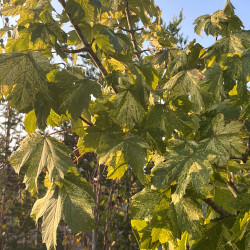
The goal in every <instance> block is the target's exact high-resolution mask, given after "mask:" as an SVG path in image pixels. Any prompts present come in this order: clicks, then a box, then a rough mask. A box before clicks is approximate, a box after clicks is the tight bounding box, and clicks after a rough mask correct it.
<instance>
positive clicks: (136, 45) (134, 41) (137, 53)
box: [125, 1, 141, 64]
mask: <svg viewBox="0 0 250 250" xmlns="http://www.w3.org/2000/svg"><path fill="white" fill-rule="evenodd" d="M125 14H126V17H127V22H128V28H129V31H128V32H129V33H130V37H131V41H132V45H133V48H134V53H135V55H136V57H137V60H138V61H139V63H140V64H141V52H140V50H139V47H138V44H137V41H136V38H135V31H136V30H135V29H134V28H133V26H132V21H131V15H130V11H129V7H128V1H125Z"/></svg>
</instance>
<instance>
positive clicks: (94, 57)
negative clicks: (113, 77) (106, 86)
mask: <svg viewBox="0 0 250 250" xmlns="http://www.w3.org/2000/svg"><path fill="white" fill-rule="evenodd" d="M58 1H59V3H60V4H61V5H62V7H63V10H64V11H65V13H66V16H67V17H68V18H69V21H70V23H71V24H72V26H73V27H74V29H75V32H76V34H77V35H78V37H79V38H80V40H81V41H82V43H83V44H84V46H85V49H86V52H88V54H89V56H90V57H91V59H92V60H93V62H94V63H95V65H96V66H97V67H98V68H99V70H100V71H101V73H102V75H103V76H104V77H107V76H108V72H107V70H106V69H105V67H104V66H103V64H102V62H101V61H100V59H99V58H98V56H97V55H96V53H95V52H94V51H93V49H92V47H91V44H89V43H88V41H87V39H86V38H85V36H84V35H83V33H82V30H81V28H80V27H79V26H78V25H77V24H75V23H74V20H73V18H72V15H71V14H70V13H68V12H67V11H66V2H65V0H58ZM112 87H113V89H114V91H115V93H117V89H116V87H115V86H112Z"/></svg>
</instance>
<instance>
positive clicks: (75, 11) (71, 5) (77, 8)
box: [65, 0, 85, 24]
mask: <svg viewBox="0 0 250 250" xmlns="http://www.w3.org/2000/svg"><path fill="white" fill-rule="evenodd" d="M65 11H66V12H67V13H70V16H71V18H72V19H73V20H74V22H75V23H76V24H77V23H80V22H81V21H82V20H83V19H84V18H85V10H84V9H83V8H82V6H81V4H79V3H78V2H77V1H74V0H68V1H67V3H66V8H65Z"/></svg>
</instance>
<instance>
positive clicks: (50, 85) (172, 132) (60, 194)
mask: <svg viewBox="0 0 250 250" xmlns="http://www.w3.org/2000/svg"><path fill="white" fill-rule="evenodd" d="M58 2H59V3H60V4H61V6H62V11H61V12H59V13H58V12H57V11H56V9H55V8H54V7H53V5H52V3H51V2H50V1H49V0H39V1H36V0H22V1H20V0H12V1H5V0H4V1H3V5H2V7H1V12H0V13H1V15H4V16H6V17H9V16H10V17H16V16H18V15H19V18H18V21H17V24H16V26H10V25H6V27H5V28H3V29H1V30H0V35H1V37H2V38H3V39H4V38H5V37H6V39H7V41H6V43H2V47H3V49H2V51H1V54H0V84H1V85H0V86H1V88H0V90H1V95H3V96H5V97H6V98H7V100H8V102H9V104H10V105H11V107H12V108H14V109H16V110H17V111H18V112H20V113H25V114H26V115H25V121H24V124H25V126H26V131H27V132H28V133H29V134H28V135H27V137H26V138H25V139H24V140H23V141H22V142H21V145H20V147H19V148H18V149H17V151H16V152H14V153H13V154H12V155H11V157H10V158H9V162H10V163H11V165H12V167H13V168H14V170H15V171H16V172H17V173H19V172H20V171H23V173H24V175H25V176H24V183H25V185H26V189H27V190H29V191H30V192H31V193H32V194H34V193H36V192H38V191H39V185H38V181H37V180H38V178H39V177H41V174H42V173H43V172H46V177H45V183H44V184H45V186H46V188H47V193H46V195H45V196H44V197H42V198H41V199H38V200H37V201H36V202H35V204H34V206H33V209H32V212H31V216H32V218H34V219H35V220H36V221H38V219H39V218H42V221H43V222H42V234H43V242H44V243H46V246H47V248H48V249H54V248H55V247H56V242H57V239H56V236H57V233H56V232H57V228H58V225H59V222H60V221H61V220H62V219H63V220H64V221H65V223H67V225H68V226H69V227H70V229H71V230H72V231H73V232H74V233H77V232H80V231H82V232H87V231H91V230H93V232H95V230H96V229H98V226H99V225H98V223H99V222H100V221H99V218H98V217H96V216H95V211H96V209H98V208H99V205H100V200H99V198H98V197H99V195H98V194H97V195H95V194H96V192H93V188H92V186H91V185H90V184H89V183H88V182H87V181H86V180H85V179H84V178H83V177H82V175H81V174H79V169H78V168H77V162H78V160H79V159H81V157H82V156H83V155H84V154H86V153H88V152H95V153H96V156H97V161H98V163H97V166H98V168H97V172H98V171H99V172H100V169H101V167H102V166H105V167H107V178H108V179H112V180H115V179H117V178H118V179H121V178H123V176H124V174H125V172H126V171H131V169H132V172H133V173H134V174H135V175H136V176H137V178H138V179H139V181H140V183H141V184H142V185H143V187H144V188H143V190H142V191H140V192H138V193H137V194H135V195H134V196H133V197H132V198H131V200H130V203H131V204H130V207H129V214H130V219H131V225H132V228H133V232H134V235H135V237H136V240H137V241H138V244H139V245H140V249H156V248H157V247H158V246H160V245H161V246H162V248H164V249H186V248H190V247H191V249H248V247H249V245H250V231H249V221H250V220H249V215H250V214H249V198H250V194H249V180H248V177H249V162H250V161H249V159H248V158H249V130H250V125H249V117H250V112H249V110H250V102H249V99H250V95H249V89H248V85H247V84H248V81H249V79H250V63H249V62H250V31H248V30H244V26H243V24H242V22H241V20H240V19H239V17H238V16H236V15H235V13H234V7H233V5H232V4H231V2H230V1H229V0H227V1H226V4H225V7H224V9H223V10H219V11H217V12H215V13H213V14H212V15H203V16H201V17H198V18H197V19H196V20H195V22H194V24H195V28H194V30H195V32H196V33H197V34H201V32H202V31H204V32H205V33H206V34H207V35H212V36H214V37H216V42H215V43H214V44H213V45H211V46H210V47H209V48H203V47H202V45H200V44H198V43H196V42H195V41H192V42H190V43H189V44H188V45H187V47H186V49H182V48H179V47H178V46H176V43H177V42H178V40H177V39H176V38H175V37H174V36H172V35H171V34H170V32H169V30H168V29H166V27H164V25H163V22H162V19H161V11H160V9H159V7H157V6H156V5H155V3H154V1H153V0H136V1H135V0H111V1H110V0H90V1H79V0H67V1H65V0H58ZM7 21H8V20H7ZM64 24H65V25H68V24H70V28H69V29H68V30H67V29H63V25H64ZM141 26H143V28H140V27H141ZM144 47H147V49H144ZM54 55H57V56H59V57H60V58H61V61H60V63H59V62H57V61H55V60H54ZM82 58H83V59H84V60H87V62H89V65H92V67H94V73H93V74H87V73H86V72H87V71H88V68H87V67H88V66H87V65H84V66H82V65H81V63H80V62H81V59H82ZM58 61H59V60H58ZM65 121H69V122H70V124H71V131H75V133H76V134H77V135H78V137H79V140H78V149H76V150H75V151H74V152H73V151H72V150H70V149H69V148H68V147H67V146H66V145H65V144H63V143H62V142H61V141H59V140H58V139H57V138H55V137H54V136H55V135H56V133H57V132H55V133H54V132H53V133H50V132H48V131H49V130H48V129H46V128H48V127H57V126H60V125H61V124H62V123H63V122H65ZM76 152H77V153H79V155H76ZM98 176H99V175H98ZM100 181H101V179H100V178H99V179H98V178H97V180H96V184H95V185H96V186H97V185H99V184H98V183H100ZM94 189H95V188H94ZM93 235H94V236H95V234H93ZM92 240H93V242H94V239H92ZM92 246H93V249H96V246H95V245H94V244H92Z"/></svg>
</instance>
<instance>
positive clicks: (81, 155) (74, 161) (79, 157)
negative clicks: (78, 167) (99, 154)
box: [73, 152, 87, 163]
mask: <svg viewBox="0 0 250 250" xmlns="http://www.w3.org/2000/svg"><path fill="white" fill-rule="evenodd" d="M86 153H87V152H84V153H82V154H80V155H79V156H78V157H77V158H76V159H75V160H73V163H76V162H77V161H78V160H79V159H81V158H82V157H83V156H84V155H85V154H86Z"/></svg>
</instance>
